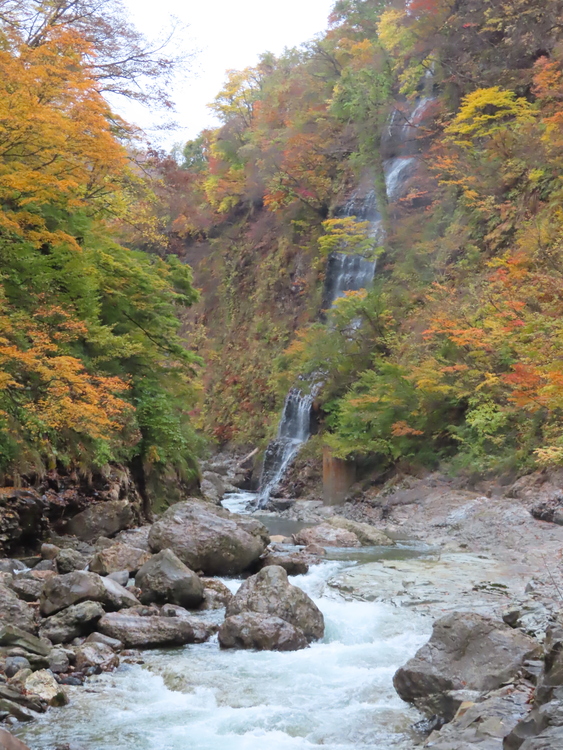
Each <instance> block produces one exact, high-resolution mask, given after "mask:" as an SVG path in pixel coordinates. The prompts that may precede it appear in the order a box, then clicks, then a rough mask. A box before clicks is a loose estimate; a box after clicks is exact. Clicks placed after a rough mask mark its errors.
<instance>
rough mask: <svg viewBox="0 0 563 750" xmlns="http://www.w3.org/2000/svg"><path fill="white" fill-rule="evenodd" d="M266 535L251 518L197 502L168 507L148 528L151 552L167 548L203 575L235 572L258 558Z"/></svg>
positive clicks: (259, 525)
mask: <svg viewBox="0 0 563 750" xmlns="http://www.w3.org/2000/svg"><path fill="white" fill-rule="evenodd" d="M268 542H269V536H268V533H267V531H266V529H265V527H264V526H263V525H262V524H261V523H259V522H258V521H256V520H255V519H251V518H249V519H245V518H241V517H240V516H236V515H234V514H230V513H228V512H227V511H222V510H221V509H219V508H211V507H210V506H209V505H205V504H203V503H201V502H196V501H188V502H182V503H178V504H176V505H173V506H172V507H171V508H169V509H168V510H167V511H166V512H165V513H164V515H163V516H162V517H161V518H160V520H158V521H157V522H156V523H155V524H154V525H153V527H152V529H151V531H150V534H149V544H150V546H151V549H152V550H153V551H154V552H160V551H161V550H163V549H171V550H172V551H173V552H174V553H175V554H176V555H177V556H178V557H179V558H180V560H181V561H182V562H183V563H185V564H186V565H187V566H188V568H191V569H192V570H195V571H197V572H199V571H203V573H205V574H206V575H235V574H237V573H240V572H242V571H243V570H245V569H246V568H248V567H249V566H250V565H251V564H252V563H253V562H255V561H256V560H258V558H259V557H260V555H261V554H262V552H264V549H265V547H266V545H267V544H268Z"/></svg>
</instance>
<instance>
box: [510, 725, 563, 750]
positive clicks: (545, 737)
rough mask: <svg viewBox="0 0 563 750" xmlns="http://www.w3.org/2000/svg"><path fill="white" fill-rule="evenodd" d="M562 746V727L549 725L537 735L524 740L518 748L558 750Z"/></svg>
mask: <svg viewBox="0 0 563 750" xmlns="http://www.w3.org/2000/svg"><path fill="white" fill-rule="evenodd" d="M561 747H563V727H549V728H548V729H545V730H544V731H543V732H542V733H541V734H539V735H538V736H537V737H533V738H532V739H529V740H526V741H525V742H524V744H523V745H521V746H520V750H559V748H561Z"/></svg>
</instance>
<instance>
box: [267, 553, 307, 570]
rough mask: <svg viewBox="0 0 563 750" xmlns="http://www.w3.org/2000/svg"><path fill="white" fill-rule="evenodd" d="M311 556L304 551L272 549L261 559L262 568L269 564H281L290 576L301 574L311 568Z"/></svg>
mask: <svg viewBox="0 0 563 750" xmlns="http://www.w3.org/2000/svg"><path fill="white" fill-rule="evenodd" d="M309 560H310V558H309V557H308V556H307V555H305V554H303V552H301V551H300V552H277V551H271V552H269V553H268V554H267V555H265V556H264V557H262V559H261V560H260V568H266V567H268V565H279V566H280V567H281V568H283V569H284V570H285V572H286V573H287V575H288V576H301V575H305V573H307V572H308V570H309Z"/></svg>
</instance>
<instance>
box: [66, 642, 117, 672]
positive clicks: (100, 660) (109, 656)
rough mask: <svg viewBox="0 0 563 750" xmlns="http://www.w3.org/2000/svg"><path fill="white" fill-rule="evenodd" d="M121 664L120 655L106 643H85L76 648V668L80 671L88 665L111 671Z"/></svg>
mask: <svg viewBox="0 0 563 750" xmlns="http://www.w3.org/2000/svg"><path fill="white" fill-rule="evenodd" d="M118 666H119V657H118V656H116V654H115V652H114V650H113V649H112V648H111V646H108V645H107V644H106V643H99V642H92V641H90V642H89V643H84V644H83V645H82V646H79V647H78V648H77V649H76V669H78V670H79V671H80V672H82V671H84V670H85V669H87V668H88V667H99V668H100V669H101V670H102V671H103V672H110V671H111V670H112V669H115V668H116V667H118Z"/></svg>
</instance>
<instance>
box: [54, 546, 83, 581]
mask: <svg viewBox="0 0 563 750" xmlns="http://www.w3.org/2000/svg"><path fill="white" fill-rule="evenodd" d="M55 562H56V564H57V570H58V572H59V573H61V574H63V575H64V573H72V572H73V571H74V570H84V569H85V568H86V566H87V565H88V560H87V559H86V558H85V557H84V555H81V554H80V552H77V550H75V549H62V550H61V551H60V552H59V554H58V555H57V557H56V559H55Z"/></svg>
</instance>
